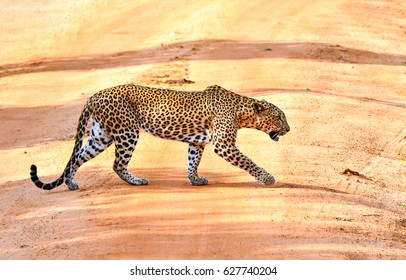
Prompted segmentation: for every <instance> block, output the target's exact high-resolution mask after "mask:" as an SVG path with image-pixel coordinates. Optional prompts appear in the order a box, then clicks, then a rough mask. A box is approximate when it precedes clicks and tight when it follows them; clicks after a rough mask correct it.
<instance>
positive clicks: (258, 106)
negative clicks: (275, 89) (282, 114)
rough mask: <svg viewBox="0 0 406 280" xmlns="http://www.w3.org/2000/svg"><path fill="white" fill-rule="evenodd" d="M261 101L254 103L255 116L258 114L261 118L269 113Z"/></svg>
mask: <svg viewBox="0 0 406 280" xmlns="http://www.w3.org/2000/svg"><path fill="white" fill-rule="evenodd" d="M261 101H263V100H261ZM261 101H255V103H254V112H255V114H257V115H259V116H262V115H264V114H265V113H266V112H267V111H268V108H267V107H265V106H264V104H263V102H261Z"/></svg>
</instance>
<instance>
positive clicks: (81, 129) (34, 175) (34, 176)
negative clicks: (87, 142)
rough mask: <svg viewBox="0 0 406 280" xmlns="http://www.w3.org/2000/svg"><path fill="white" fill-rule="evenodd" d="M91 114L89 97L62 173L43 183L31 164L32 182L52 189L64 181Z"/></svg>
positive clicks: (81, 143) (43, 187)
mask: <svg viewBox="0 0 406 280" xmlns="http://www.w3.org/2000/svg"><path fill="white" fill-rule="evenodd" d="M91 116H92V109H91V98H90V99H89V100H88V101H87V103H86V105H85V107H84V108H83V111H82V114H81V115H80V118H79V123H78V127H77V130H76V136H75V146H74V148H73V152H72V155H71V157H70V159H69V161H68V163H67V165H66V168H65V170H64V172H63V173H62V175H61V176H60V177H59V178H58V179H57V180H56V181H54V182H52V183H49V184H47V183H44V182H42V181H41V180H40V179H39V178H38V175H37V166H35V165H34V164H33V165H31V171H30V175H31V181H33V182H34V184H35V185H36V186H37V187H38V188H40V189H43V190H52V189H54V188H56V187H58V186H60V185H62V183H63V182H64V181H65V179H66V178H67V175H68V174H70V173H71V172H72V165H73V164H75V161H76V159H77V156H78V155H79V152H80V149H81V148H82V145H83V139H84V137H85V133H86V127H87V123H88V122H89V119H90V117H91Z"/></svg>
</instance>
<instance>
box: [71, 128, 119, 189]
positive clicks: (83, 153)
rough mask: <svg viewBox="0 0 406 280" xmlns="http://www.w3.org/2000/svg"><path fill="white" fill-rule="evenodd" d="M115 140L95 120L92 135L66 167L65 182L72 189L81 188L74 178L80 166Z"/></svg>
mask: <svg viewBox="0 0 406 280" xmlns="http://www.w3.org/2000/svg"><path fill="white" fill-rule="evenodd" d="M112 142H113V140H112V137H111V136H110V135H109V134H108V133H107V131H106V130H105V129H104V128H103V126H102V125H101V124H100V123H99V122H98V121H96V120H93V124H92V128H91V132H90V137H89V139H88V141H87V143H86V145H84V146H83V147H82V148H81V149H80V151H79V152H78V154H77V155H75V157H72V159H71V162H70V164H69V165H68V166H67V167H66V168H67V169H68V170H67V171H68V172H66V177H65V183H66V185H67V186H68V188H69V189H70V190H76V189H78V188H79V184H78V183H77V182H75V181H74V180H73V178H74V177H75V174H76V171H77V170H78V169H79V167H80V166H81V165H82V164H84V163H85V162H87V161H88V160H90V159H92V158H94V157H95V156H97V155H98V154H100V153H101V152H103V151H104V150H105V149H107V148H108V147H109V146H110V145H111V143H112Z"/></svg>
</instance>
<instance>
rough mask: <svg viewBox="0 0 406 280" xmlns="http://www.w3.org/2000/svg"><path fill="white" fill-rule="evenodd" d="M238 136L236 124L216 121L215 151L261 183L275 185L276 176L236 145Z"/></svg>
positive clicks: (214, 134) (214, 132)
mask: <svg viewBox="0 0 406 280" xmlns="http://www.w3.org/2000/svg"><path fill="white" fill-rule="evenodd" d="M236 138H237V128H236V126H234V125H232V124H230V122H228V123H220V122H218V123H215V127H214V130H213V135H212V141H213V146H212V147H213V151H214V152H215V153H216V154H217V155H219V156H220V157H222V158H223V159H225V160H226V161H227V162H229V163H231V164H232V165H235V166H237V167H239V168H241V169H243V170H245V171H247V172H248V173H249V174H250V175H251V176H253V177H254V178H255V179H256V180H257V181H258V182H259V183H261V184H267V185H273V184H274V183H275V178H274V177H273V176H272V174H270V173H268V172H267V171H266V170H265V169H263V168H261V167H259V166H258V165H256V164H255V162H253V161H252V160H251V159H250V158H249V157H247V156H246V155H244V154H243V153H242V152H241V151H240V150H239V149H238V148H237V146H236V145H235V142H236Z"/></svg>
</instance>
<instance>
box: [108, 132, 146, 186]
mask: <svg viewBox="0 0 406 280" xmlns="http://www.w3.org/2000/svg"><path fill="white" fill-rule="evenodd" d="M139 133H140V131H139V129H134V131H133V132H131V133H121V134H117V135H114V136H113V140H114V144H115V146H116V158H115V160H114V166H113V169H114V171H115V172H116V173H117V175H118V176H119V177H120V178H121V179H123V180H124V181H126V182H127V183H129V184H131V185H148V180H147V179H144V178H138V177H135V176H134V175H132V174H131V173H130V172H129V171H128V164H129V162H130V160H131V157H132V154H133V152H134V150H135V146H136V145H137V142H138V138H139Z"/></svg>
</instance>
